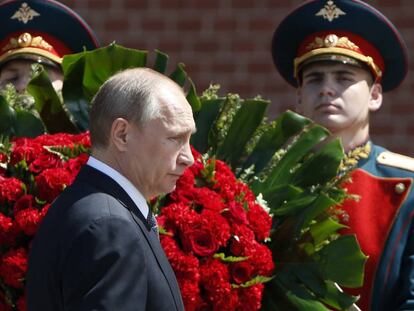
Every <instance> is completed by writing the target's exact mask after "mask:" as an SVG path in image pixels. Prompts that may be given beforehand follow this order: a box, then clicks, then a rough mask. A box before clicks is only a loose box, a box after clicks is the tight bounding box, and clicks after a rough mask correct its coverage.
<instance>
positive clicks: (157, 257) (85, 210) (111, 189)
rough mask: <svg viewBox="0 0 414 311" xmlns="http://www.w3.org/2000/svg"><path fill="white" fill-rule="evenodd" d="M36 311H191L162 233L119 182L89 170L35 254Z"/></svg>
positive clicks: (38, 239)
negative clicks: (153, 227) (163, 245)
mask: <svg viewBox="0 0 414 311" xmlns="http://www.w3.org/2000/svg"><path fill="white" fill-rule="evenodd" d="M27 303H28V310H30V311H35V310H36V311H48V310H50V311H52V310H53V311H59V310H65V311H69V310H74V311H75V310H76V311H83V310H85V311H86V310H87V311H91V310H110V311H118V310H120V311H127V310H134V311H137V310H157V311H161V310H184V307H183V303H182V299H181V295H180V291H179V287H178V284H177V280H176V278H175V275H174V272H173V270H172V269H171V266H170V264H169V263H168V260H167V258H166V256H165V254H164V251H163V249H162V248H161V245H160V243H159V240H158V238H157V235H156V233H155V232H154V231H153V230H151V228H150V226H149V225H148V223H147V221H146V220H145V218H144V217H143V215H142V214H141V213H140V211H139V210H138V208H137V207H136V206H135V204H134V203H133V201H132V200H131V198H130V197H129V196H128V195H127V193H126V192H125V191H124V190H123V189H122V187H120V186H119V185H118V184H117V183H116V182H115V181H114V180H112V179H111V178H109V177H108V176H106V175H105V174H103V173H101V172H99V171H98V170H96V169H94V168H92V167H90V166H84V167H83V168H82V170H81V172H80V173H79V175H78V176H77V178H76V180H75V182H74V183H73V184H72V185H71V186H69V187H68V188H67V189H65V191H64V192H63V193H62V195H61V196H59V197H58V198H57V200H56V201H55V202H54V203H53V205H52V207H51V208H50V210H49V211H48V213H47V215H46V217H45V218H44V220H43V221H42V223H41V225H40V228H39V230H38V231H37V233H36V236H35V238H34V241H33V244H32V249H31V251H30V254H29V271H28V274H27Z"/></svg>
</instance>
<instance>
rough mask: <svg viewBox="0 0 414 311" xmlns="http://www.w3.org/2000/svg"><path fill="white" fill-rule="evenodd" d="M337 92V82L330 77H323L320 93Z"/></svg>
mask: <svg viewBox="0 0 414 311" xmlns="http://www.w3.org/2000/svg"><path fill="white" fill-rule="evenodd" d="M335 92H336V88H335V83H334V81H333V80H332V79H330V78H325V79H323V81H322V83H321V85H320V89H319V95H321V96H325V95H334V94H335Z"/></svg>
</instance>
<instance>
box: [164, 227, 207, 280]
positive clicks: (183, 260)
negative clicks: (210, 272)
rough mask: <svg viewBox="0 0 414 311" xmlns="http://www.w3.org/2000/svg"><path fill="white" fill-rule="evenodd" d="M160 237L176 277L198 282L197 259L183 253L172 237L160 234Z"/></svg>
mask: <svg viewBox="0 0 414 311" xmlns="http://www.w3.org/2000/svg"><path fill="white" fill-rule="evenodd" d="M160 239H161V245H162V247H163V249H164V251H165V254H166V255H167V257H168V258H169V260H170V264H171V266H172V267H173V269H174V272H175V274H176V276H177V278H179V279H191V280H193V281H195V282H198V281H199V278H200V273H199V261H198V259H197V258H196V257H195V256H193V255H191V254H187V253H184V252H183V251H182V250H181V248H180V247H179V246H178V244H177V242H176V241H175V240H174V239H173V238H171V237H169V236H166V235H161V237H160Z"/></svg>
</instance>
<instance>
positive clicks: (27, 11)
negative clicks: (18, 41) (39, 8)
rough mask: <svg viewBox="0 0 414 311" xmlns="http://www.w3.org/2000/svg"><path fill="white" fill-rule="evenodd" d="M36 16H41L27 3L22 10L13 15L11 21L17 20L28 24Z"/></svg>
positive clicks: (22, 6)
mask: <svg viewBox="0 0 414 311" xmlns="http://www.w3.org/2000/svg"><path fill="white" fill-rule="evenodd" d="M36 16H40V14H39V13H37V12H36V11H35V10H33V9H32V8H31V7H30V6H28V5H27V3H26V2H23V3H22V5H21V7H20V9H18V10H17V11H16V12H15V13H14V14H13V16H12V17H11V19H17V20H18V21H19V22H22V23H23V24H27V23H28V22H29V21H31V20H32V19H33V18H34V17H36Z"/></svg>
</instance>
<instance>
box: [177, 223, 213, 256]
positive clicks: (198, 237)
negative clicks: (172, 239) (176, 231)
mask: <svg viewBox="0 0 414 311" xmlns="http://www.w3.org/2000/svg"><path fill="white" fill-rule="evenodd" d="M182 242H183V247H184V249H187V250H191V251H193V252H194V253H195V254H197V255H198V256H202V257H205V256H210V255H213V254H214V253H215V252H216V251H217V250H218V248H219V245H218V243H217V240H216V239H215V236H214V234H213V233H212V232H211V230H210V228H208V227H201V226H200V227H199V228H187V230H185V231H184V232H183V233H182Z"/></svg>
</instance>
